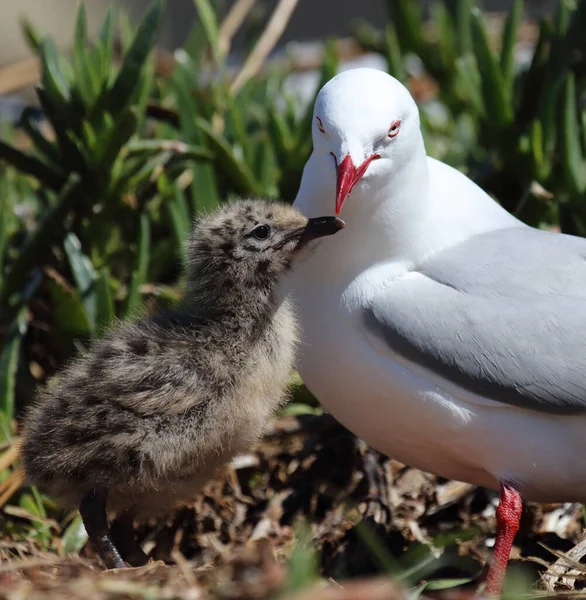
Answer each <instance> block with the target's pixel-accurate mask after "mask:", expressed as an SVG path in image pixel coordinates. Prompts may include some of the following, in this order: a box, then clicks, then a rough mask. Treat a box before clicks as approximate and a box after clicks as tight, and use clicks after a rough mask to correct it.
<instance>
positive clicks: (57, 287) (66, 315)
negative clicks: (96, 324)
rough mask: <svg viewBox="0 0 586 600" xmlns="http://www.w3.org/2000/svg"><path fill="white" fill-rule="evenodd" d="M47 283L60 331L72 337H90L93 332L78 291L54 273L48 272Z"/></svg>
mask: <svg viewBox="0 0 586 600" xmlns="http://www.w3.org/2000/svg"><path fill="white" fill-rule="evenodd" d="M46 282H47V288H48V290H49V294H50V296H51V302H52V314H53V319H54V321H55V325H56V326H57V328H58V330H59V331H60V332H62V333H64V334H67V335H70V336H72V337H89V336H90V335H91V334H92V331H93V330H92V327H91V324H90V321H89V319H88V314H87V311H86V307H85V305H84V303H83V300H82V299H81V297H80V294H79V292H78V290H76V289H75V288H72V287H71V286H70V285H68V283H67V282H66V281H65V280H64V279H63V278H62V277H61V276H60V275H59V274H58V273H56V272H53V271H48V273H47V278H46Z"/></svg>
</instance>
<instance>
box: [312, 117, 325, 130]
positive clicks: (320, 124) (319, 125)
mask: <svg viewBox="0 0 586 600" xmlns="http://www.w3.org/2000/svg"><path fill="white" fill-rule="evenodd" d="M315 118H316V119H317V128H318V129H319V130H320V131H321V132H322V133H325V132H326V130H325V129H324V124H323V123H322V122H321V119H320V118H319V117H315Z"/></svg>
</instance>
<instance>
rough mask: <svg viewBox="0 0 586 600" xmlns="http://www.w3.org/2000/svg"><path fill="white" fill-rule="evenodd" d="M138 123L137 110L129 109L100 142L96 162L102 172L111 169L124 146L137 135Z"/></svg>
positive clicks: (123, 112)
mask: <svg viewBox="0 0 586 600" xmlns="http://www.w3.org/2000/svg"><path fill="white" fill-rule="evenodd" d="M138 123H139V122H138V115H137V114H136V111H135V110H133V109H131V108H127V109H124V110H123V111H122V112H121V113H120V115H119V116H118V119H117V121H116V124H115V126H114V127H113V128H112V129H111V130H110V131H109V132H108V134H109V135H108V136H107V137H106V138H105V139H102V140H100V144H99V145H98V148H97V150H96V153H95V156H94V160H95V164H96V165H99V166H100V169H101V170H107V169H109V168H110V166H111V165H112V164H113V163H114V161H115V160H116V158H117V157H118V155H119V154H120V152H121V150H122V148H123V147H124V145H125V144H126V143H127V142H128V141H129V140H130V138H131V137H132V136H133V135H134V134H135V133H136V130H137V129H138Z"/></svg>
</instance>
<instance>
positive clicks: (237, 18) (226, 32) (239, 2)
mask: <svg viewBox="0 0 586 600" xmlns="http://www.w3.org/2000/svg"><path fill="white" fill-rule="evenodd" d="M255 3H256V0H236V2H234V4H233V5H232V7H231V8H230V10H229V11H228V14H227V15H226V18H225V19H224V20H223V21H222V24H221V25H220V32H219V37H220V40H219V43H220V51H221V52H222V54H223V55H224V56H227V54H228V52H229V51H230V45H231V44H232V38H233V37H234V34H235V33H236V32H237V31H238V29H239V28H240V26H241V25H242V23H244V19H246V16H247V15H248V13H249V12H250V10H251V9H252V7H253V6H254V4H255Z"/></svg>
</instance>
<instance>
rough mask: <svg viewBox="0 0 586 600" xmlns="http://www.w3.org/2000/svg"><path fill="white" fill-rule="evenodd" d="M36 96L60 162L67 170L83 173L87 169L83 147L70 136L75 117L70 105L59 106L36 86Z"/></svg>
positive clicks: (44, 91)
mask: <svg viewBox="0 0 586 600" xmlns="http://www.w3.org/2000/svg"><path fill="white" fill-rule="evenodd" d="M36 91H37V96H38V98H39V102H40V103H41V106H42V108H43V111H44V113H45V117H46V118H47V119H48V120H49V121H50V122H51V125H52V126H53V130H54V131H55V136H56V137H57V143H58V144H59V150H60V152H61V156H62V162H63V163H64V164H66V165H67V170H68V171H69V172H71V171H78V172H80V173H83V172H85V171H86V170H87V161H86V157H85V156H84V154H83V148H82V147H79V146H78V145H77V143H76V141H75V140H74V139H73V138H72V137H71V127H72V126H73V125H74V122H75V118H74V116H73V115H71V114H70V108H71V107H70V106H65V107H64V106H61V107H60V108H59V107H58V106H57V105H56V104H54V103H53V101H52V100H51V98H50V97H49V95H48V94H47V91H46V90H45V89H43V88H41V87H37V90H36Z"/></svg>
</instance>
